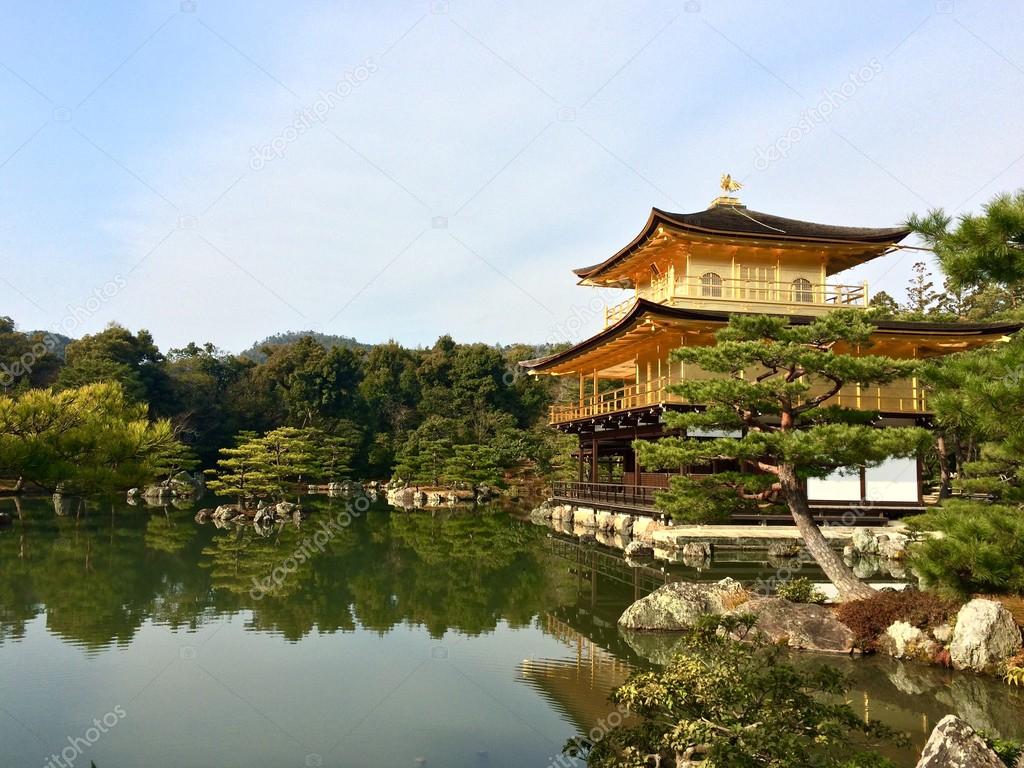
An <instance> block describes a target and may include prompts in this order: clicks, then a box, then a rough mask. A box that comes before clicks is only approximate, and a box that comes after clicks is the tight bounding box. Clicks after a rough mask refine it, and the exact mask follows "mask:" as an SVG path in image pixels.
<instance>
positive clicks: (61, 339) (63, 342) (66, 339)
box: [25, 331, 74, 360]
mask: <svg viewBox="0 0 1024 768" xmlns="http://www.w3.org/2000/svg"><path fill="white" fill-rule="evenodd" d="M36 334H40V335H42V336H49V337H50V339H52V343H53V349H51V350H50V352H51V354H54V355H56V356H57V357H59V358H60V359H61V360H63V359H64V350H65V349H67V346H68V344H70V343H71V342H72V341H74V339H73V338H71V337H70V336H65V335H64V334H63V333H57V332H56V331H26V332H25V335H26V336H35V335H36Z"/></svg>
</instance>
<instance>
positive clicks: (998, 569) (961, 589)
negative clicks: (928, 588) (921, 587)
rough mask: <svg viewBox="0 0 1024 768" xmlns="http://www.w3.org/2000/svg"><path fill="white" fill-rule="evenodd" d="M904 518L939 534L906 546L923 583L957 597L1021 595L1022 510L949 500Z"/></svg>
mask: <svg viewBox="0 0 1024 768" xmlns="http://www.w3.org/2000/svg"><path fill="white" fill-rule="evenodd" d="M907 522H908V524H909V525H910V527H911V528H914V529H915V530H920V531H940V532H941V533H942V534H943V536H942V538H934V539H928V540H926V541H922V542H919V543H917V544H915V545H913V546H912V547H911V549H910V565H911V567H912V568H913V569H914V570H915V571H916V572H917V573H919V574H920V575H921V577H922V578H923V579H924V580H925V581H926V582H927V583H929V584H931V585H934V586H935V587H936V588H939V589H942V590H943V591H946V592H950V593H953V594H957V595H970V594H973V593H976V592H995V593H1001V594H1005V593H1013V594H1024V511H1021V510H1020V509H1017V508H1016V507H1009V506H1004V505H999V504H985V503H981V502H969V501H947V502H946V503H945V504H944V505H943V506H942V507H939V508H937V509H934V510H932V511H930V512H927V513H925V514H923V515H918V516H916V517H912V518H909V519H908V521H907Z"/></svg>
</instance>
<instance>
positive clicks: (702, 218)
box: [654, 205, 910, 243]
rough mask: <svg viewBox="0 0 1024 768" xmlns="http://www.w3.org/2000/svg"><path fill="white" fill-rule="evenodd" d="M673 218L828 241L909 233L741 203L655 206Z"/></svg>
mask: <svg viewBox="0 0 1024 768" xmlns="http://www.w3.org/2000/svg"><path fill="white" fill-rule="evenodd" d="M654 210H655V211H657V212H658V213H660V214H661V215H662V216H664V217H665V218H667V219H669V220H670V221H673V222H677V223H679V224H680V225H682V226H684V227H693V228H697V229H705V230H711V231H713V232H722V233H729V234H734V235H756V236H758V237H775V236H781V235H785V236H786V237H787V238H798V239H810V240H828V241H829V242H835V243H844V242H850V243H894V242H896V241H898V240H902V239H903V238H904V237H906V236H907V235H909V234H910V230H909V229H907V228H905V227H884V228H881V229H879V228H875V227H837V226H833V225H832V224H815V223H814V222H811V221H800V220H798V219H787V218H784V217H782V216H773V215H772V214H770V213H761V212H760V211H751V210H748V209H747V208H746V207H744V206H742V205H717V206H715V207H713V208H708V209H707V210H706V211H699V212H698V213H668V212H667V211H661V210H658V209H657V208H655V209H654Z"/></svg>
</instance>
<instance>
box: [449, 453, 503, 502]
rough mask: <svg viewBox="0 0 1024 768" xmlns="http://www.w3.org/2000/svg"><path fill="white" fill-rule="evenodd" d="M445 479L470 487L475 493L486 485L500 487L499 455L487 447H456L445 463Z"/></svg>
mask: <svg viewBox="0 0 1024 768" xmlns="http://www.w3.org/2000/svg"><path fill="white" fill-rule="evenodd" d="M443 477H444V480H445V481H446V482H448V483H450V484H452V485H459V484H462V485H468V486H469V487H470V488H472V489H473V490H474V491H475V490H477V489H478V488H480V487H481V486H484V485H498V484H499V483H500V482H501V470H500V469H499V468H498V454H497V452H496V451H495V450H494V449H493V448H491V447H490V446H487V445H479V444H476V443H471V444H468V445H456V446H455V447H454V448H453V449H452V452H451V455H450V456H449V457H448V459H447V461H445V463H444V474H443Z"/></svg>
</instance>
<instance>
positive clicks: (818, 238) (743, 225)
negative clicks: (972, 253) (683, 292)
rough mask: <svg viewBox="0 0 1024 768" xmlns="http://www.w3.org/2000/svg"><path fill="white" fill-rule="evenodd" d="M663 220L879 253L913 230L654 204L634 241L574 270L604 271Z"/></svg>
mask: <svg viewBox="0 0 1024 768" xmlns="http://www.w3.org/2000/svg"><path fill="white" fill-rule="evenodd" d="M662 224H667V225H668V226H670V227H675V228H677V229H680V230H683V231H689V232H694V233H700V234H710V235H723V236H729V237H741V238H742V237H748V238H756V239H759V240H776V241H780V242H784V241H793V242H816V243H836V244H843V243H846V244H863V245H865V246H867V250H873V249H877V250H878V253H881V252H882V250H883V249H884V247H885V246H888V245H891V244H893V243H898V242H899V241H900V240H902V239H903V238H905V237H906V236H907V235H909V234H910V230H909V229H907V228H906V227H881V228H879V227H838V226H834V225H832V224H815V223H814V222H811V221H800V220H799V219H787V218H785V217H783V216H774V215H772V214H770V213H762V212H760V211H752V210H750V209H748V208H746V207H745V206H742V205H729V204H721V205H714V206H712V207H711V208H708V209H707V210H704V211H698V212H697V213H669V212H668V211H662V210H660V209H659V208H652V209H651V216H650V218H649V219H648V221H647V226H646V227H645V228H644V231H643V232H641V233H640V234H639V235H638V236H637V237H636V238H635V239H634V240H633V242H631V243H630V244H629V245H627V246H626V247H625V248H623V249H622V250H621V251H619V252H618V253H616V254H615V255H614V256H612V257H611V258H609V259H606V260H605V261H603V262H601V263H600V264H594V265H593V266H590V267H582V268H580V269H576V270H573V271H574V272H575V273H576V274H577V275H578V276H579V277H582V278H587V277H591V276H593V275H595V274H596V273H598V272H601V271H603V270H604V269H606V268H607V267H610V266H611V265H612V264H614V263H616V262H617V261H619V260H620V259H622V258H623V257H625V256H627V255H629V254H630V253H632V252H633V251H634V250H635V249H636V248H637V247H638V246H640V245H641V244H642V243H643V242H644V241H645V240H646V239H647V238H648V237H650V236H651V234H652V233H653V232H654V230H655V229H656V228H657V227H658V226H659V225H662ZM841 268H846V267H845V266H841Z"/></svg>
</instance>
